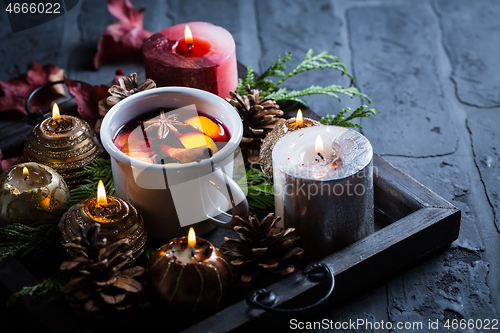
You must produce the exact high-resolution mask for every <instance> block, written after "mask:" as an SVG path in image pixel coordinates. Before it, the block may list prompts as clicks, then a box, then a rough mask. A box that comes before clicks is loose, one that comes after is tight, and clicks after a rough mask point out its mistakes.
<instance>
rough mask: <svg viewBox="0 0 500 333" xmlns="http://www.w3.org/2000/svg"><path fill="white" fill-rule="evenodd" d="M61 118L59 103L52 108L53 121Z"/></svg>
mask: <svg viewBox="0 0 500 333" xmlns="http://www.w3.org/2000/svg"><path fill="white" fill-rule="evenodd" d="M60 116H61V114H60V113H59V106H58V105H57V103H54V105H53V106H52V119H57V118H59V117H60Z"/></svg>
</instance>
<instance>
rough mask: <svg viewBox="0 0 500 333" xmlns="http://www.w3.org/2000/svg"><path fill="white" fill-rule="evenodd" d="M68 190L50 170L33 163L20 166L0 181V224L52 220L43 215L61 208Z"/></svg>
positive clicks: (48, 216) (50, 217)
mask: <svg viewBox="0 0 500 333" xmlns="http://www.w3.org/2000/svg"><path fill="white" fill-rule="evenodd" d="M68 200H69V190H68V186H67V185H66V182H65V181H64V179H63V178H62V177H61V175H59V174H58V173H57V172H56V171H55V170H54V169H52V168H50V167H48V166H46V165H43V164H38V163H34V162H29V163H20V164H16V165H14V166H13V167H12V168H10V169H9V170H7V171H6V172H4V173H3V174H2V176H1V178H0V223H1V224H3V225H7V224H13V223H22V224H26V225H30V224H32V223H34V222H39V221H42V220H50V219H52V218H53V217H54V216H53V215H52V214H50V213H48V212H46V211H51V210H54V209H56V208H59V207H64V205H66V203H67V202H68Z"/></svg>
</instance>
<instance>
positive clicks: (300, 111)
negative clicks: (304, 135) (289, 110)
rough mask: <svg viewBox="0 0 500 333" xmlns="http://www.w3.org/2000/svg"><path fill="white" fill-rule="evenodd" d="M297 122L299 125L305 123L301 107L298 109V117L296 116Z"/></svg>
mask: <svg viewBox="0 0 500 333" xmlns="http://www.w3.org/2000/svg"><path fill="white" fill-rule="evenodd" d="M295 123H296V124H297V125H298V126H302V125H304V119H303V118H302V110H300V109H299V110H298V111H297V117H296V118H295Z"/></svg>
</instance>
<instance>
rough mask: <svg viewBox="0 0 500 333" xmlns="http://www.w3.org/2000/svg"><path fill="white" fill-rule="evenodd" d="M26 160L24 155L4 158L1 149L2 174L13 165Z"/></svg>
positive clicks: (0, 163) (0, 170)
mask: <svg viewBox="0 0 500 333" xmlns="http://www.w3.org/2000/svg"><path fill="white" fill-rule="evenodd" d="M24 161H25V159H24V157H23V156H21V157H12V158H6V159H3V153H2V150H1V149H0V174H1V173H2V172H4V171H7V170H9V169H10V168H11V167H12V166H13V165H15V164H19V163H23V162H24Z"/></svg>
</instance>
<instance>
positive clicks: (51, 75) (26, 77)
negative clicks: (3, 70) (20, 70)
mask: <svg viewBox="0 0 500 333" xmlns="http://www.w3.org/2000/svg"><path fill="white" fill-rule="evenodd" d="M63 76H64V70H63V69H61V68H58V67H57V66H55V65H53V64H47V65H45V66H42V65H40V64H39V63H37V62H36V61H33V62H32V63H31V68H30V69H29V70H28V72H27V73H26V74H21V75H19V76H18V77H16V78H13V79H10V80H7V81H0V90H1V91H0V111H19V112H21V113H22V114H24V115H26V114H27V112H26V109H25V103H26V99H27V98H28V96H29V95H30V94H31V92H33V90H35V89H36V88H38V87H39V86H41V85H43V84H45V83H48V82H54V81H59V80H62V78H63ZM56 87H57V88H56ZM35 97H36V98H34V99H33V100H32V101H31V104H30V110H32V111H38V110H43V109H46V108H48V107H50V105H51V104H52V102H53V101H55V100H57V99H59V98H62V97H65V94H64V90H63V88H62V87H61V86H60V85H57V86H54V87H51V88H47V89H45V90H44V91H43V93H40V94H37V95H36V96H35Z"/></svg>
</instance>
